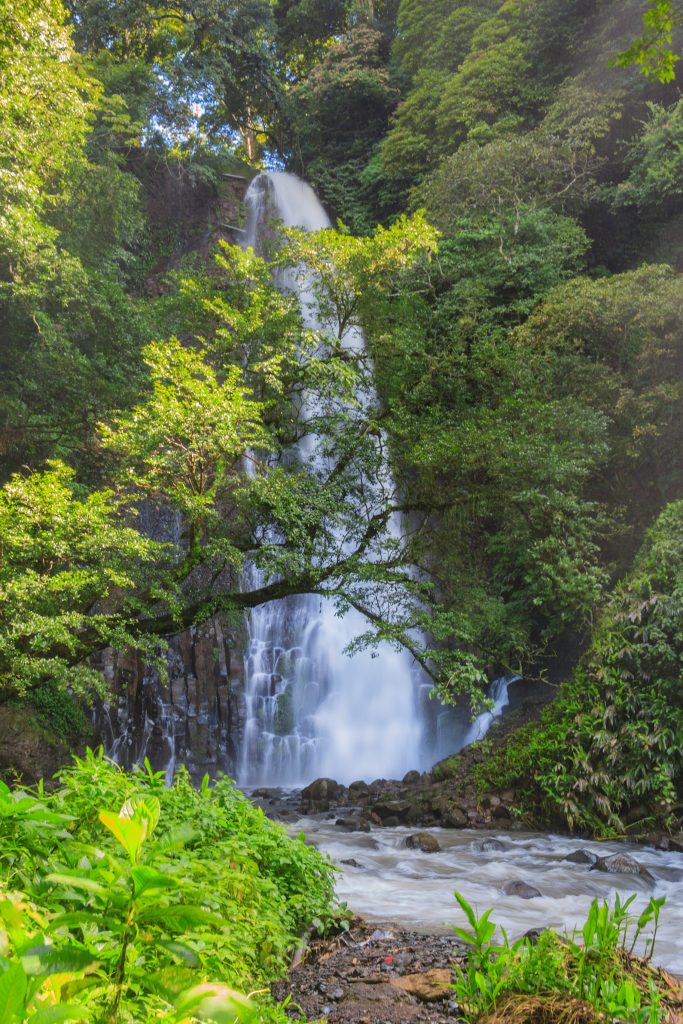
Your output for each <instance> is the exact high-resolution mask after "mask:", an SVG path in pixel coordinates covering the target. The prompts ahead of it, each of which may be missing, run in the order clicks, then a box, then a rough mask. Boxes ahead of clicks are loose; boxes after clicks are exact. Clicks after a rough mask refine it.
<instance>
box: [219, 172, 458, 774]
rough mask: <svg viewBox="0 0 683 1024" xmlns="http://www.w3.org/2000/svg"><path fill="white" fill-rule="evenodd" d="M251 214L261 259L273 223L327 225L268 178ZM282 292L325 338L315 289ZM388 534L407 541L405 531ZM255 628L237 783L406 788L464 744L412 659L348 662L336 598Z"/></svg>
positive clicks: (307, 445) (286, 605)
mask: <svg viewBox="0 0 683 1024" xmlns="http://www.w3.org/2000/svg"><path fill="white" fill-rule="evenodd" d="M247 204H248V207H249V214H250V216H249V227H248V229H247V238H248V243H249V244H251V245H254V247H255V248H257V249H258V243H259V239H260V237H261V233H262V232H263V231H266V230H267V225H268V222H269V221H270V220H271V219H272V218H277V219H279V220H280V221H282V222H283V223H284V224H285V225H286V226H288V227H300V228H305V229H306V230H309V231H315V230H320V229H322V228H328V227H330V221H329V219H328V217H327V214H326V213H325V211H324V209H323V207H322V206H321V204H320V202H319V200H318V198H317V196H316V195H315V193H314V192H313V190H312V189H311V188H310V187H309V186H308V185H306V184H305V183H304V182H302V181H300V180H299V179H298V178H296V177H294V176H293V175H290V174H284V173H273V174H267V175H260V176H259V177H258V178H256V180H255V181H254V183H253V184H252V186H251V187H250V189H249V192H248V194H247ZM282 285H283V287H285V288H287V289H288V290H291V291H294V292H295V293H296V294H297V295H298V298H299V301H300V305H301V309H302V315H303V318H304V321H305V323H306V325H307V326H308V327H311V328H313V329H316V330H320V329H321V327H322V326H323V325H322V324H321V323H320V322H319V321H318V319H317V316H316V311H315V304H314V302H313V298H312V289H311V284H310V282H307V281H306V279H305V278H303V279H302V277H301V276H300V275H297V274H296V273H295V272H290V273H289V274H288V275H286V277H285V280H284V281H283V282H282ZM363 344H364V342H363V338H362V335H361V334H360V332H359V331H358V330H357V329H356V328H351V329H350V330H349V331H347V333H346V335H345V336H344V338H343V345H344V346H345V347H346V348H348V349H351V350H355V351H357V350H359V349H362V347H363ZM362 397H363V401H364V404H365V403H366V402H369V403H375V402H376V401H377V397H376V395H375V394H374V393H373V394H371V395H363V396H362ZM315 449H316V438H315V437H312V436H310V435H309V436H308V437H306V438H305V439H304V441H303V442H302V443H301V445H300V446H299V450H298V457H299V458H305V459H306V460H307V461H312V462H313V463H315V461H316V459H318V458H319V456H318V455H317V453H316V450H315ZM384 472H385V473H386V474H387V479H386V481H381V480H380V481H379V482H378V483H379V485H380V486H382V484H383V483H385V482H388V483H389V484H390V483H391V480H390V477H389V470H388V467H385V470H384ZM390 528H391V530H392V531H394V536H397V537H399V536H400V530H401V529H402V527H401V524H400V522H398V521H395V522H393V523H392V524H390ZM249 628H250V638H251V640H250V647H249V651H248V655H247V660H246V667H245V669H246V670H245V690H246V704H247V720H246V727H245V734H244V739H243V748H242V757H241V771H240V777H239V781H240V783H241V784H243V785H279V786H290V785H302V784H306V783H308V782H310V781H311V780H312V779H314V778H316V777H318V776H330V777H332V778H335V779H337V780H338V781H340V782H342V783H345V784H348V783H350V782H352V781H353V780H355V779H365V780H368V781H370V780H372V779H375V778H378V777H388V778H400V777H401V776H402V775H404V774H405V773H406V772H407V771H408V770H410V769H413V768H418V769H424V768H427V767H429V766H430V765H431V764H433V763H434V761H436V760H437V759H438V757H439V756H443V755H445V753H448V752H452V750H453V749H454V747H455V746H456V745H457V739H456V737H455V736H453V735H452V729H451V728H450V726H451V725H452V716H450V715H449V713H448V712H444V709H443V708H442V707H441V706H440V705H439V704H438V703H437V702H435V701H430V700H428V699H427V698H426V691H427V692H428V691H429V689H430V685H429V683H428V682H427V680H426V679H425V678H424V676H423V673H422V671H421V669H420V668H419V666H417V664H416V663H415V662H414V659H413V658H412V656H411V655H409V653H408V652H406V651H398V650H396V649H394V648H393V647H392V646H390V645H389V644H382V645H381V646H380V647H379V648H378V650H377V651H376V652H373V653H371V652H369V651H362V652H359V653H356V654H354V655H353V656H352V657H349V656H347V655H346V654H345V653H344V651H345V649H346V647H347V646H348V644H349V643H350V642H351V641H352V640H353V639H354V638H355V637H356V636H358V635H359V634H361V633H363V632H364V631H365V630H366V628H367V622H366V620H365V619H364V618H363V616H362V615H361V614H360V613H359V612H357V611H355V610H353V609H351V610H350V611H348V612H347V613H346V614H345V615H344V616H343V617H339V616H338V615H337V613H336V610H335V607H334V604H333V602H332V601H331V600H329V599H320V598H319V597H314V596H311V595H308V596H306V595H304V596H302V597H299V598H296V599H287V600H284V601H278V602H272V603H270V604H267V605H264V606H262V607H260V608H256V609H254V610H253V611H252V612H251V616H250V626H249ZM439 732H440V733H441V741H442V742H439V736H438V735H437V734H438V733H439ZM449 732H450V733H451V735H450V750H448V749H447V748H448V746H449V743H448V739H449ZM460 735H462V732H461V733H460ZM442 751H443V754H442Z"/></svg>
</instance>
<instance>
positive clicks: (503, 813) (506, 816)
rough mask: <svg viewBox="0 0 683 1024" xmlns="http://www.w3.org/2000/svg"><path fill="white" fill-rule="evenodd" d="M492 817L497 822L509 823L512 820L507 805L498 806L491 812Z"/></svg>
mask: <svg viewBox="0 0 683 1024" xmlns="http://www.w3.org/2000/svg"><path fill="white" fill-rule="evenodd" d="M491 817H492V818H495V820H496V821H509V820H510V818H511V814H510V810H509V808H507V807H506V806H505V804H497V805H496V806H495V807H493V808H492V810H491Z"/></svg>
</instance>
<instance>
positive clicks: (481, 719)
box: [462, 676, 522, 747]
mask: <svg viewBox="0 0 683 1024" xmlns="http://www.w3.org/2000/svg"><path fill="white" fill-rule="evenodd" d="M521 678H522V677H521V676H501V678H500V679H494V680H493V682H492V683H491V685H490V686H489V691H488V693H487V694H486V696H487V698H488V700H490V701H493V707H491V708H489V709H488V710H487V711H482V712H481V714H479V715H477V717H476V718H475V719H474V721H473V722H472V724H471V726H470V727H469V729H468V730H467V733H466V735H465V739H464V741H463V743H462V746H463V747H468V746H469V745H470V743H476V741H477V740H481V739H483V738H484V736H485V735H486V733H487V732H488V731H489V729H490V728H491V724H492V722H493V720H494V718H499V717H500V715H502V713H503V708H506V707H507V706H508V704H509V703H510V696H509V694H508V689H509V687H510V685H511V684H512V683H517V682H519V680H520V679H521Z"/></svg>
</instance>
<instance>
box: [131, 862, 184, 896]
mask: <svg viewBox="0 0 683 1024" xmlns="http://www.w3.org/2000/svg"><path fill="white" fill-rule="evenodd" d="M130 873H131V876H132V878H133V882H134V885H135V896H136V897H138V896H142V894H143V893H144V892H147V891H148V890H149V889H176V890H177V889H178V888H179V886H178V883H177V882H176V881H175V880H174V879H173V878H169V877H168V875H164V874H162V873H161V871H157V870H156V869H155V868H150V867H148V866H147V865H145V864H139V865H136V866H135V867H134V868H131V872H130Z"/></svg>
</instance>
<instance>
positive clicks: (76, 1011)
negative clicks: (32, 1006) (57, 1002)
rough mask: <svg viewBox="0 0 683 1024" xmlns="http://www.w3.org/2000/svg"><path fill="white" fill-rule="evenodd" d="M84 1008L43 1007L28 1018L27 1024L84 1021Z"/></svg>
mask: <svg viewBox="0 0 683 1024" xmlns="http://www.w3.org/2000/svg"><path fill="white" fill-rule="evenodd" d="M86 1014H87V1010H86V1009H85V1007H84V1006H75V1005H71V1006H44V1007H41V1009H40V1010H36V1012H35V1013H34V1014H33V1015H32V1016H31V1017H29V1024H58V1022H59V1021H62V1020H78V1021H82V1020H84V1018H85V1016H86Z"/></svg>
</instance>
